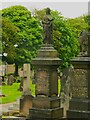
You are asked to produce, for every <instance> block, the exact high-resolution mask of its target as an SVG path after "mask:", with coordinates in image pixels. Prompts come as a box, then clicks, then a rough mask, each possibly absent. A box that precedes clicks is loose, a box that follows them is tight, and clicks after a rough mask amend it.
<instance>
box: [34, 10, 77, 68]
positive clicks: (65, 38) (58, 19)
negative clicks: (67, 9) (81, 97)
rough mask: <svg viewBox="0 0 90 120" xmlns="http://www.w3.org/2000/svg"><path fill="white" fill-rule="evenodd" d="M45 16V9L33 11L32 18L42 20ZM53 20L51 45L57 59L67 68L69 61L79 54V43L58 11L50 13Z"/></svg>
mask: <svg viewBox="0 0 90 120" xmlns="http://www.w3.org/2000/svg"><path fill="white" fill-rule="evenodd" d="M44 14H45V9H43V10H35V14H34V17H36V18H38V19H39V20H42V18H43V16H44ZM51 15H52V17H53V19H54V24H53V44H54V47H55V49H57V51H58V53H59V57H60V58H61V59H62V60H63V61H64V64H63V65H64V66H65V67H66V66H68V65H69V62H70V59H71V58H73V57H75V56H76V55H77V54H78V53H79V41H78V40H77V38H76V37H75V35H74V33H73V31H72V29H71V28H70V26H69V25H68V23H67V19H65V18H64V17H63V16H62V15H61V13H59V12H58V11H53V10H52V11H51Z"/></svg>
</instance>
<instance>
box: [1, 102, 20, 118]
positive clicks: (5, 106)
mask: <svg viewBox="0 0 90 120" xmlns="http://www.w3.org/2000/svg"><path fill="white" fill-rule="evenodd" d="M11 110H19V105H18V102H17V101H16V102H13V103H7V104H0V116H1V115H2V113H3V112H4V113H6V112H9V111H11Z"/></svg>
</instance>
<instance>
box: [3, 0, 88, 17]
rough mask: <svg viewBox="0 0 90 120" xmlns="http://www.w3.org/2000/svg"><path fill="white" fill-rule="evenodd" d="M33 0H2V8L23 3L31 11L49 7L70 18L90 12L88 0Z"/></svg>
mask: <svg viewBox="0 0 90 120" xmlns="http://www.w3.org/2000/svg"><path fill="white" fill-rule="evenodd" d="M12 1H13V2H12ZM32 1H33V2H31V0H2V3H1V9H3V8H7V7H9V6H13V5H23V6H25V7H26V8H28V9H29V10H31V11H33V10H34V9H43V8H46V7H49V8H51V9H52V10H58V11H60V12H61V13H62V15H63V16H64V17H69V18H74V17H78V16H81V15H83V14H87V13H88V2H89V1H88V0H82V1H80V0H78V1H77V0H75V1H76V2H75V1H73V0H72V2H71V1H70V0H69V1H68V0H67V2H66V1H65V0H63V2H62V0H60V2H59V1H58V0H52V2H50V0H48V1H47V0H45V1H44V0H42V1H43V2H41V1H40V0H37V2H36V1H35V0H32Z"/></svg>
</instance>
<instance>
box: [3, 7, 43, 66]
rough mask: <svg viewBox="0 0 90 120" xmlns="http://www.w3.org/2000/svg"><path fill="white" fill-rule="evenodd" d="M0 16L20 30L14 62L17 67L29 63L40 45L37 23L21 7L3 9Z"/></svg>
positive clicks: (26, 10) (40, 30) (39, 32)
mask: <svg viewBox="0 0 90 120" xmlns="http://www.w3.org/2000/svg"><path fill="white" fill-rule="evenodd" d="M2 16H3V17H4V18H8V19H9V20H10V21H11V22H12V23H13V24H14V25H15V26H16V27H18V29H19V30H20V31H19V32H18V39H19V43H18V44H17V47H16V56H15V59H14V62H16V63H18V64H19V65H20V64H23V63H27V62H29V63H30V62H31V60H32V58H33V57H35V55H36V52H37V49H39V48H40V45H41V43H42V36H41V32H42V28H41V27H40V23H39V21H38V20H36V19H35V18H34V17H32V16H31V12H30V11H29V10H28V9H26V8H25V7H23V6H12V7H9V8H6V9H3V10H2ZM10 38H11V36H10ZM14 41H15V38H14Z"/></svg>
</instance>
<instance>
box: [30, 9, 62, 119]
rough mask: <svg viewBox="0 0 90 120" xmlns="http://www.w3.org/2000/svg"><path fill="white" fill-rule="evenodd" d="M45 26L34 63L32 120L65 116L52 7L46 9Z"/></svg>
mask: <svg viewBox="0 0 90 120" xmlns="http://www.w3.org/2000/svg"><path fill="white" fill-rule="evenodd" d="M42 23H43V28H44V37H43V41H44V44H43V46H42V47H41V49H40V50H39V51H38V54H37V57H36V58H35V59H33V61H32V64H33V66H34V68H35V79H36V88H35V97H34V98H33V102H32V109H30V116H29V119H31V120H34V119H35V120H42V119H43V120H49V119H50V120H52V119H56V120H58V119H60V118H62V117H63V109H62V108H61V107H60V97H58V71H57V68H58V66H59V65H60V64H61V60H60V59H59V58H58V53H57V51H56V50H55V49H54V48H53V46H52V31H53V29H52V23H53V19H52V17H51V14H50V9H49V8H47V9H46V15H45V16H44V20H43V21H42Z"/></svg>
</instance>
